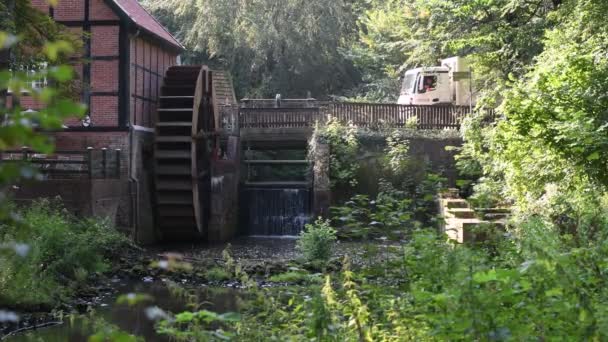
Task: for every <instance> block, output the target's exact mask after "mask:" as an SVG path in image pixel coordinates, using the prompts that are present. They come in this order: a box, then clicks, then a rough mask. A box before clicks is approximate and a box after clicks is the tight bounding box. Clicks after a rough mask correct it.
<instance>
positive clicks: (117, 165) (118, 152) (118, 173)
mask: <svg viewBox="0 0 608 342" xmlns="http://www.w3.org/2000/svg"><path fill="white" fill-rule="evenodd" d="M114 153H115V154H116V178H117V179H120V149H119V148H117V149H115V150H114Z"/></svg>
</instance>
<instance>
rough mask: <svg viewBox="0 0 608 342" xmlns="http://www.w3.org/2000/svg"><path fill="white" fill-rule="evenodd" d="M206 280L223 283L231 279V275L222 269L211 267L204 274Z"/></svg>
mask: <svg viewBox="0 0 608 342" xmlns="http://www.w3.org/2000/svg"><path fill="white" fill-rule="evenodd" d="M205 276H206V278H207V279H209V280H212V281H225V280H230V279H232V274H231V273H230V272H228V271H226V269H224V268H222V267H213V268H211V269H209V270H208V271H207V273H206V274H205Z"/></svg>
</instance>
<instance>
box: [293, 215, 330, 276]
mask: <svg viewBox="0 0 608 342" xmlns="http://www.w3.org/2000/svg"><path fill="white" fill-rule="evenodd" d="M335 241H336V230H335V229H333V228H332V227H331V226H330V222H329V221H327V220H323V219H321V218H319V219H317V221H315V223H314V224H307V225H306V226H305V228H304V230H303V231H302V232H301V233H300V237H299V238H298V241H297V244H296V248H297V249H298V251H299V252H300V253H302V256H303V257H304V259H305V260H306V261H308V262H311V263H318V264H321V265H324V264H327V262H328V261H329V259H330V258H331V256H332V254H333V249H334V243H335Z"/></svg>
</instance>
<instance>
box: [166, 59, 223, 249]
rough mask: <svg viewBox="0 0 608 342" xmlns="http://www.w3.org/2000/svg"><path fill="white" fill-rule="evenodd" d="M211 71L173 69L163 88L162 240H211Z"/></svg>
mask: <svg viewBox="0 0 608 342" xmlns="http://www.w3.org/2000/svg"><path fill="white" fill-rule="evenodd" d="M212 82H213V81H212V75H211V71H210V70H209V69H208V68H207V67H206V66H202V67H201V66H174V67H171V68H169V69H168V70H167V73H166V76H165V79H164V84H163V87H162V89H161V96H160V106H159V109H158V116H157V123H156V138H155V139H156V140H155V153H154V159H155V170H154V174H155V195H156V196H155V198H156V208H157V210H156V222H157V227H158V229H159V231H160V233H161V235H162V239H163V240H184V239H200V238H204V237H205V236H206V230H207V225H208V221H209V215H210V207H211V203H210V191H211V169H210V165H211V158H212V155H213V153H214V152H213V151H214V150H215V148H216V146H217V143H218V141H217V134H215V132H216V127H217V119H216V118H215V115H214V113H215V110H214V100H213V83H212Z"/></svg>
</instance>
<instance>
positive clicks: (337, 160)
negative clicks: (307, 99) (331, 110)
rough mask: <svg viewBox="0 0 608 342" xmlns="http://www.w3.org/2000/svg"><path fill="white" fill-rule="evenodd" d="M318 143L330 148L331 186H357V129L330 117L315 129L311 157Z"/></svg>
mask: <svg viewBox="0 0 608 342" xmlns="http://www.w3.org/2000/svg"><path fill="white" fill-rule="evenodd" d="M319 142H324V143H326V144H328V145H329V148H330V156H329V158H330V160H329V173H330V180H331V185H332V186H349V187H354V186H355V185H357V179H356V175H357V171H358V170H359V164H358V163H357V162H356V160H357V152H358V151H359V141H358V139H357V127H355V126H354V125H353V124H352V123H349V124H344V123H342V122H340V121H339V120H338V119H336V118H332V117H330V118H329V120H328V121H327V122H326V123H325V124H324V125H318V126H317V127H315V132H314V134H313V137H312V138H311V139H310V148H309V153H310V154H311V155H313V156H314V150H315V146H316V144H317V143H319ZM311 159H314V158H311Z"/></svg>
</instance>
